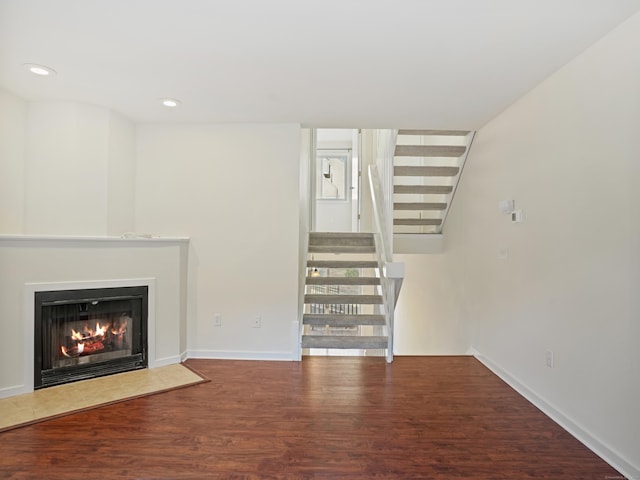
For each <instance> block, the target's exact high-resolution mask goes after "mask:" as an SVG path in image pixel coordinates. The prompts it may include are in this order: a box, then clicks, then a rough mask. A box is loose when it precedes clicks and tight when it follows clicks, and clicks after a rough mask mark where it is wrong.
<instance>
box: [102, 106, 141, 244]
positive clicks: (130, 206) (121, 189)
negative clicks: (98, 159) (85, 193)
mask: <svg viewBox="0 0 640 480" xmlns="http://www.w3.org/2000/svg"><path fill="white" fill-rule="evenodd" d="M108 133H109V136H108V145H107V148H108V150H107V155H108V178H107V232H106V233H107V234H108V235H122V234H123V233H124V232H130V231H132V230H133V229H134V224H135V203H134V202H135V173H136V168H135V154H136V150H135V145H136V139H135V134H136V130H135V126H134V125H133V123H131V121H129V120H128V119H127V118H125V117H123V116H121V115H118V114H116V113H114V112H110V113H109V132H108Z"/></svg>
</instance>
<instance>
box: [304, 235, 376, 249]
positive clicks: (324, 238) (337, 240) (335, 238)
mask: <svg viewBox="0 0 640 480" xmlns="http://www.w3.org/2000/svg"><path fill="white" fill-rule="evenodd" d="M309 245H354V246H356V245H360V246H364V245H375V243H374V239H373V233H364V232H311V233H309Z"/></svg>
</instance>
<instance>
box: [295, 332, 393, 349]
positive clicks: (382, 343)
mask: <svg viewBox="0 0 640 480" xmlns="http://www.w3.org/2000/svg"><path fill="white" fill-rule="evenodd" d="M387 346H388V339H387V337H373V336H366V337H365V336H346V335H303V336H302V348H361V349H365V348H387Z"/></svg>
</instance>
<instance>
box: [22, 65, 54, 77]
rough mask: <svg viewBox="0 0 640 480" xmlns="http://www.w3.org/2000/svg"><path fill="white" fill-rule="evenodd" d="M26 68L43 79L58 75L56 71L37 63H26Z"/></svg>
mask: <svg viewBox="0 0 640 480" xmlns="http://www.w3.org/2000/svg"><path fill="white" fill-rule="evenodd" d="M24 68H26V69H27V70H29V71H30V72H31V73H33V74H35V75H40V76H41V77H46V76H48V75H55V74H56V71H55V70H54V69H53V68H51V67H47V66H45V65H38V64H37V63H25V64H24Z"/></svg>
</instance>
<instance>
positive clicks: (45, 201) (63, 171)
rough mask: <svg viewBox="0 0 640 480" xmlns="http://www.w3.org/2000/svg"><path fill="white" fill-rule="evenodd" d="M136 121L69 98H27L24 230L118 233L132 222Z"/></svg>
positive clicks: (38, 232)
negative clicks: (36, 99) (31, 99)
mask: <svg viewBox="0 0 640 480" xmlns="http://www.w3.org/2000/svg"><path fill="white" fill-rule="evenodd" d="M134 132H135V130H134V127H133V124H131V122H129V121H128V120H126V119H124V118H122V117H120V116H119V115H116V114H114V113H113V112H111V111H109V110H107V109H105V108H101V107H96V106H92V105H85V104H79V103H72V102H29V103H28V104H27V121H26V138H25V140H26V154H25V163H24V165H25V167H24V168H25V175H24V189H25V208H24V233H30V234H60V235H106V234H121V233H123V231H128V230H131V229H132V228H133V218H134V216H133V212H134V205H133V203H132V202H133V198H134V195H133V187H134V179H133V172H134V161H135V158H134V151H135V150H134V148H135V143H134Z"/></svg>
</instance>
